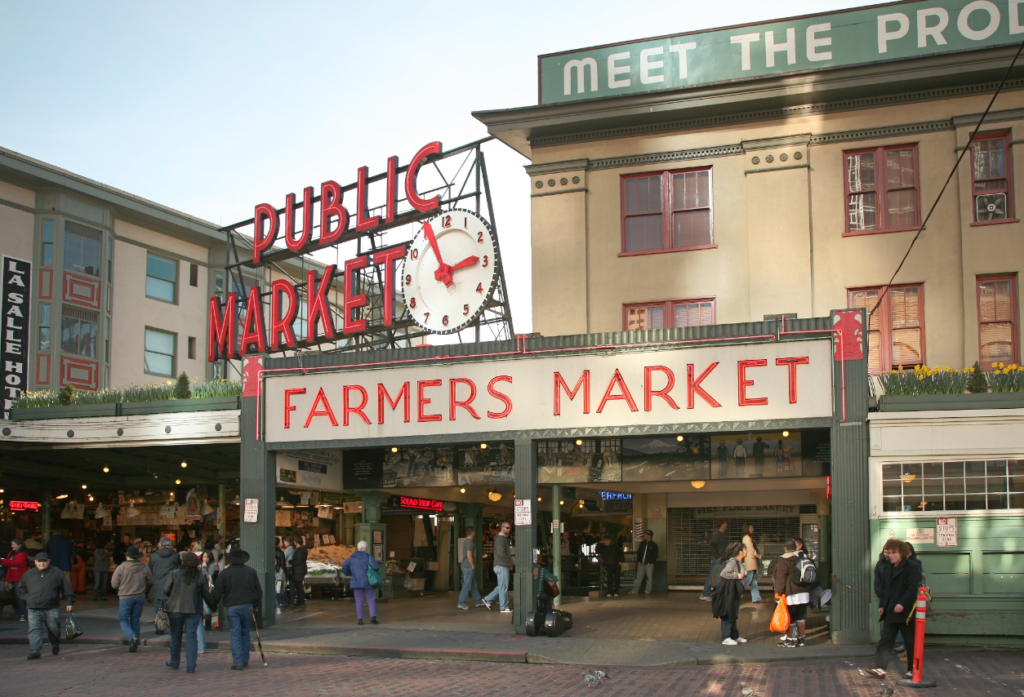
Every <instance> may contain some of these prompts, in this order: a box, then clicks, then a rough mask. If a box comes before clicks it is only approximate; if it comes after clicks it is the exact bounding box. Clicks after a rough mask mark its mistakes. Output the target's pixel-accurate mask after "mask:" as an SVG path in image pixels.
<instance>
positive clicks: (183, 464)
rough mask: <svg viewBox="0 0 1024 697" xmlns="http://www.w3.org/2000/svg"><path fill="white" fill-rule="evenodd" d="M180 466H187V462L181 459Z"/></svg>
mask: <svg viewBox="0 0 1024 697" xmlns="http://www.w3.org/2000/svg"><path fill="white" fill-rule="evenodd" d="M181 467H182V469H184V468H185V467H188V463H187V462H185V461H184V460H182V461H181Z"/></svg>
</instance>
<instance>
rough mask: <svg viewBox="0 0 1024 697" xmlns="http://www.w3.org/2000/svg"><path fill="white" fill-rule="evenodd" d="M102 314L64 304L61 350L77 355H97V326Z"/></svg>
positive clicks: (61, 321) (61, 320)
mask: <svg viewBox="0 0 1024 697" xmlns="http://www.w3.org/2000/svg"><path fill="white" fill-rule="evenodd" d="M99 321H100V315H99V313H98V312H93V311H92V310H83V309H82V308H79V307H72V306H71V305H64V306H63V307H61V318H60V350H61V351H63V352H64V353H70V354H73V355H75V356H85V357H86V358H95V357H96V327H97V325H98V324H99Z"/></svg>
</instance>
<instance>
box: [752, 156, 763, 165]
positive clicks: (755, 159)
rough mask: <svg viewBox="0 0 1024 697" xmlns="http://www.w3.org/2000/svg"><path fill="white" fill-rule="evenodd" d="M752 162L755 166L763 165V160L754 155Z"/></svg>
mask: <svg viewBox="0 0 1024 697" xmlns="http://www.w3.org/2000/svg"><path fill="white" fill-rule="evenodd" d="M750 161H751V163H753V164H755V165H759V164H761V158H760V157H758V156H757V155H754V156H753V157H752V158H750Z"/></svg>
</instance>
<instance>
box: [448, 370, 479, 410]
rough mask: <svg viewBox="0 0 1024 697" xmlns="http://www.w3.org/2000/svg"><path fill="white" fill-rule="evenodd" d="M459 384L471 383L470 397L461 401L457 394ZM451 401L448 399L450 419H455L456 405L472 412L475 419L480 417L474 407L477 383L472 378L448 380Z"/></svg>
mask: <svg viewBox="0 0 1024 697" xmlns="http://www.w3.org/2000/svg"><path fill="white" fill-rule="evenodd" d="M458 385H469V398H468V399H466V400H465V401H459V398H458V397H457V396H456V390H457V389H458V387H457V386H458ZM448 391H449V401H448V420H449V421H455V407H462V408H463V409H465V410H466V411H468V412H469V413H470V415H471V416H472V417H473V418H474V419H479V418H480V414H478V413H477V412H476V409H474V408H473V400H474V399H476V384H475V383H474V382H473V381H472V380H467V379H466V378H452V379H451V380H449V381H448Z"/></svg>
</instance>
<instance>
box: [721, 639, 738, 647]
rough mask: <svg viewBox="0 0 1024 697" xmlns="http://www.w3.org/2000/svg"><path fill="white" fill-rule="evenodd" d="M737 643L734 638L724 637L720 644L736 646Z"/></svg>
mask: <svg viewBox="0 0 1024 697" xmlns="http://www.w3.org/2000/svg"><path fill="white" fill-rule="evenodd" d="M738 643H739V642H738V641H736V640H735V639H725V640H723V641H722V646H736V644H738Z"/></svg>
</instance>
